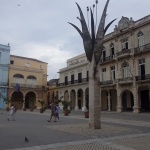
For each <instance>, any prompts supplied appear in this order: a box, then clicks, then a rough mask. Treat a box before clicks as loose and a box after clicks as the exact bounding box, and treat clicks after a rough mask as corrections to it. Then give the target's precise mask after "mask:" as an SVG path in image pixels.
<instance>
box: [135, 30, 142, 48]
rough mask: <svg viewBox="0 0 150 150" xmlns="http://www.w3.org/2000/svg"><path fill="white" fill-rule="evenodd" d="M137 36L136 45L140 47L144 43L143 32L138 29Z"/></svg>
mask: <svg viewBox="0 0 150 150" xmlns="http://www.w3.org/2000/svg"><path fill="white" fill-rule="evenodd" d="M137 36H138V47H141V46H143V45H144V34H143V32H141V31H140V32H138V34H137Z"/></svg>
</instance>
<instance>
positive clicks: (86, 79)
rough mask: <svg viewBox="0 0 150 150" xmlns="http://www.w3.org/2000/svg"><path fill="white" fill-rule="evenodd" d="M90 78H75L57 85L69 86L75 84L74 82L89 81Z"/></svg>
mask: <svg viewBox="0 0 150 150" xmlns="http://www.w3.org/2000/svg"><path fill="white" fill-rule="evenodd" d="M88 81H89V80H88V78H83V79H81V80H74V81H72V82H71V81H68V82H66V83H65V82H63V83H58V84H57V86H58V87H60V86H67V85H73V84H80V83H88Z"/></svg>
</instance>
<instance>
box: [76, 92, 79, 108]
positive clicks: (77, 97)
mask: <svg viewBox="0 0 150 150" xmlns="http://www.w3.org/2000/svg"><path fill="white" fill-rule="evenodd" d="M75 96H76V107H75V110H78V109H79V107H78V92H76V94H75Z"/></svg>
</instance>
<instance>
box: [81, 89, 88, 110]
mask: <svg viewBox="0 0 150 150" xmlns="http://www.w3.org/2000/svg"><path fill="white" fill-rule="evenodd" d="M82 111H87V108H86V96H85V91H83V107H82Z"/></svg>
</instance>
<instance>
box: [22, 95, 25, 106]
mask: <svg viewBox="0 0 150 150" xmlns="http://www.w3.org/2000/svg"><path fill="white" fill-rule="evenodd" d="M23 108H25V97H23V105H22V109H23Z"/></svg>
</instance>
